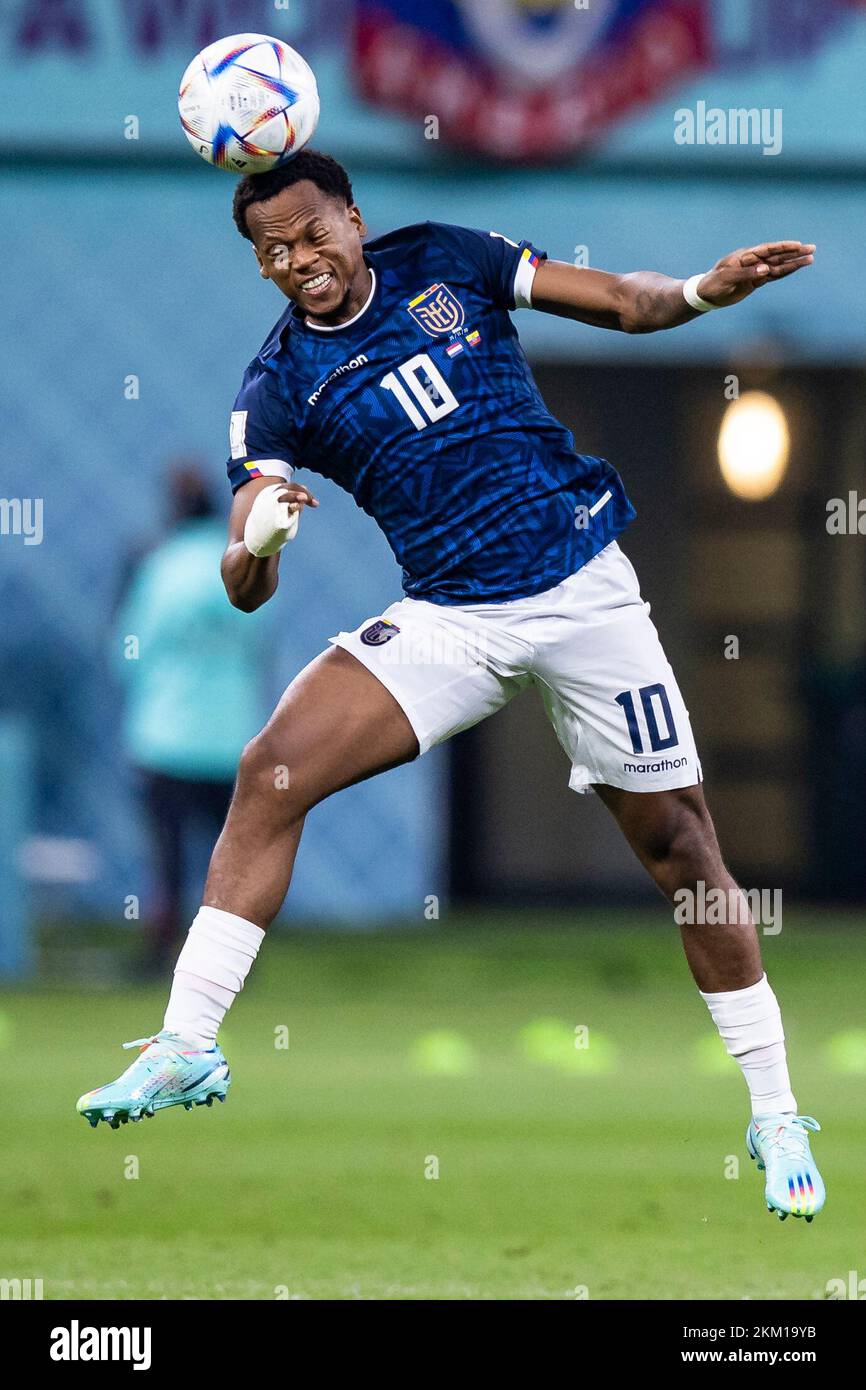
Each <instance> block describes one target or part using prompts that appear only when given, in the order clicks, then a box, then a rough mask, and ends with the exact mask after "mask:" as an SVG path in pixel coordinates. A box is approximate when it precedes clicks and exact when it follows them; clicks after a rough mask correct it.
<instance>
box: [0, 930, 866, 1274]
mask: <svg viewBox="0 0 866 1390" xmlns="http://www.w3.org/2000/svg"><path fill="white" fill-rule="evenodd" d="M668 921H669V919H668V918H667V917H666V914H665V913H664V910H663V909H661V908H660V909H659V910H658V911H657V912H647V913H645V914H643V913H642V914H637V915H635V914H632V915H631V916H630V917H626V916H625V915H623V914H621V913H596V914H593V915H591V916H588V915H585V914H584V915H580V916H577V917H576V918H574V921H573V924H572V923H571V922H570V921H569V920H568V919H566V918H565V917H564V916H562V915H559V916H553V915H551V914H544V915H542V914H535V915H532V916H530V915H526V916H522V917H516V916H508V915H503V916H498V917H496V916H486V917H467V916H460V917H459V918H456V919H454V920H451V921H449V923H448V924H447V925H433V926H431V927H430V928H429V929H423V930H422V929H418V930H414V931H411V932H409V931H400V932H397V933H393V932H391V933H385V932H378V933H374V934H369V935H348V936H347V935H332V934H328V933H306V934H304V933H282V934H280V935H276V936H274V938H273V939H272V940H270V941H269V942H267V943H266V945H265V949H264V950H263V952H262V955H261V956H260V958H259V961H258V963H257V965H256V967H255V970H254V972H253V975H252V976H251V979H250V982H249V984H248V987H247V989H246V990H245V992H244V994H243V996H242V997H241V999H240V1000H239V1001H238V1003H237V1005H236V1007H235V1009H234V1011H233V1012H232V1014H231V1015H230V1017H229V1019H228V1022H227V1026H226V1029H225V1032H224V1034H223V1036H222V1041H223V1046H224V1047H225V1050H226V1053H227V1055H228V1058H229V1061H230V1063H231V1066H232V1071H233V1085H232V1089H231V1092H230V1094H229V1098H228V1102H227V1104H226V1105H225V1106H218V1107H217V1106H215V1107H214V1108H213V1109H212V1110H207V1109H197V1110H194V1111H192V1112H190V1113H187V1112H185V1111H184V1110H182V1109H179V1110H172V1111H169V1112H167V1113H163V1114H160V1115H157V1117H156V1118H155V1119H153V1120H146V1121H143V1122H142V1123H140V1124H139V1125H136V1126H132V1125H129V1126H127V1127H125V1128H123V1129H120V1130H118V1131H112V1130H110V1129H108V1127H107V1126H100V1128H99V1129H98V1130H91V1129H90V1128H89V1126H88V1125H86V1124H85V1122H84V1121H83V1120H82V1119H81V1118H80V1117H79V1116H78V1115H76V1113H75V1109H74V1106H75V1101H76V1099H77V1097H78V1095H79V1094H80V1093H81V1092H82V1091H84V1090H87V1089H89V1088H91V1087H93V1086H95V1085H98V1084H101V1083H103V1082H105V1081H108V1080H110V1079H111V1078H112V1077H114V1076H115V1075H117V1074H118V1073H119V1072H120V1070H121V1069H122V1068H123V1067H124V1066H125V1065H126V1063H127V1062H128V1061H129V1059H130V1054H129V1053H124V1052H122V1051H121V1050H120V1047H119V1044H120V1043H121V1042H122V1041H125V1040H128V1039H130V1038H135V1037H139V1036H141V1035H142V1034H146V1033H147V1032H148V1031H149V1030H154V1029H157V1028H159V1026H160V1023H161V1018H162V1010H163V1003H164V997H165V991H164V989H163V988H161V987H159V988H157V987H151V986H148V987H147V988H146V989H134V988H132V987H131V986H130V985H124V986H122V987H118V988H114V989H105V988H103V989H98V988H89V989H86V988H85V987H84V985H83V984H82V983H81V982H80V981H79V982H78V983H76V979H77V976H76V972H77V971H80V969H81V961H82V959H83V960H85V961H86V960H87V959H88V957H87V955H86V953H83V952H82V948H81V947H80V946H79V945H78V944H77V942H78V941H79V940H80V937H78V936H76V934H74V933H70V934H69V935H67V936H66V937H65V938H64V941H65V942H66V946H65V948H64V949H66V950H71V951H72V954H71V955H70V956H69V958H68V961H67V962H66V963H64V961H65V960H66V958H65V957H64V956H62V955H58V954H57V951H56V950H55V951H54V952H52V949H48V950H47V952H46V957H47V960H48V963H49V965H50V962H51V959H52V956H54V958H55V962H58V961H59V965H58V964H57V963H55V971H54V974H52V975H50V976H49V977H48V979H47V982H46V980H43V983H41V984H40V985H39V986H38V987H32V988H28V989H24V990H18V991H14V990H8V989H7V990H6V991H4V992H3V994H2V995H0V1067H2V1074H3V1083H2V1090H3V1103H2V1110H0V1131H2V1133H0V1140H2V1143H0V1149H2V1190H0V1212H2V1216H0V1227H2V1239H0V1247H2V1257H0V1276H2V1277H4V1278H22V1279H24V1278H31V1279H36V1278H41V1279H42V1280H43V1287H44V1295H45V1297H46V1298H57V1299H63V1298H85V1299H104V1298H121V1299H123V1298H147V1299H156V1298H172V1299H183V1298H201V1299H229V1298H241V1299H273V1298H277V1297H283V1298H285V1297H289V1298H297V1299H473V1300H476V1299H478V1300H482V1299H508V1300H512V1299H559V1300H561V1299H572V1298H575V1297H580V1296H588V1297H589V1298H590V1299H591V1300H598V1299H612V1298H626V1299H689V1300H694V1299H708V1298H723V1299H765V1298H769V1299H812V1298H825V1297H826V1296H827V1282H828V1280H831V1279H839V1278H841V1279H844V1280H846V1282H847V1280H848V1272H849V1271H850V1270H852V1269H853V1270H857V1271H858V1278H859V1277H864V1276H866V1257H864V1250H866V1240H864V1236H866V1222H864V1208H863V1202H862V1183H863V1176H862V1175H863V1154H864V1140H866V1115H864V1110H863V1105H862V1096H863V1084H864V1073H866V1055H864V1054H866V1033H864V1032H863V1028H864V1018H863V1001H862V980H863V977H864V967H866V937H864V934H863V932H862V930H859V928H860V927H862V922H860V921H858V920H856V919H853V918H849V919H847V920H846V921H843V920H842V919H841V918H839V917H838V916H837V917H833V916H832V915H824V916H817V915H810V914H801V915H798V916H796V917H794V916H793V914H792V915H791V918H790V920H789V919H788V918H787V917H786V920H785V925H784V929H783V931H782V932H781V934H780V935H779V936H778V937H774V938H766V939H765V959H766V962H767V966H768V970H769V972H770V974H771V979H772V981H773V984H774V985H775V987H776V990H777V993H778V994H779V996H780V999H781V1002H782V1007H783V1012H784V1015H785V1019H786V1025H787V1030H788V1039H789V1054H790V1058H791V1063H792V1074H793V1078H794V1084H795V1089H796V1092H797V1095H798V1100H799V1104H800V1107H801V1110H802V1111H803V1112H805V1113H813V1114H816V1115H817V1117H818V1118H819V1119H820V1121H821V1122H822V1125H823V1126H824V1133H823V1134H821V1135H819V1136H817V1137H816V1138H815V1140H814V1141H813V1150H814V1152H815V1155H816V1157H817V1159H818V1161H819V1163H820V1164H821V1167H822V1169H823V1171H824V1174H825V1177H826V1180H827V1184H828V1188H829V1193H830V1196H829V1203H828V1207H827V1209H826V1211H825V1212H824V1213H823V1214H822V1215H821V1216H819V1217H818V1218H817V1219H816V1221H815V1222H814V1223H813V1224H812V1225H811V1226H806V1225H805V1223H804V1222H802V1221H794V1220H793V1219H789V1220H788V1221H787V1222H785V1223H784V1224H780V1223H779V1222H778V1221H777V1220H776V1219H775V1218H771V1217H770V1216H769V1215H768V1214H767V1212H766V1210H765V1208H764V1204H763V1200H762V1189H761V1180H760V1178H759V1175H758V1174H757V1173H756V1171H755V1169H754V1165H753V1164H752V1163H750V1161H749V1160H748V1158H747V1157H746V1154H745V1149H744V1145H743V1134H744V1130H745V1126H746V1121H747V1118H748V1114H747V1106H746V1094H745V1087H744V1085H743V1083H742V1080H741V1078H740V1075H739V1072H738V1070H737V1069H736V1067H735V1066H734V1064H733V1063H731V1062H729V1061H728V1059H727V1058H726V1057H725V1055H724V1052H723V1050H722V1049H721V1044H719V1043H717V1041H716V1040H715V1035H714V1031H713V1029H712V1025H711V1022H710V1019H709V1016H708V1014H707V1012H706V1009H705V1007H704V1005H703V1003H702V1001H701V999H700V998H699V996H698V994H697V993H696V991H695V989H694V986H693V985H692V983H691V980H690V977H689V976H688V973H687V970H686V967H685V963H684V961H683V959H682V956H681V953H680V948H679V943H678V939H677V934H676V930H675V929H674V928H672V927H669V926H668V925H667V923H668ZM126 940H127V938H124V941H126ZM90 949H91V950H95V949H96V947H94V946H93V945H91V948H90ZM100 949H101V951H102V952H103V954H102V955H99V956H98V958H97V963H104V960H105V956H104V951H105V946H104V944H103V946H102V947H101V948H100ZM97 973H98V972H97ZM285 1028H287V1029H288V1030H289V1032H288V1043H289V1045H288V1048H285V1047H280V1046H276V1045H275V1044H276V1043H278V1042H280V1041H282V1040H284V1033H283V1032H282V1030H283V1029H285ZM575 1028H578V1029H580V1030H583V1031H580V1032H579V1033H578V1034H577V1035H575V1033H574V1030H575ZM575 1040H577V1041H578V1042H581V1043H585V1044H588V1045H586V1046H581V1047H578V1048H576V1047H575V1046H574V1041H575ZM737 1164H738V1168H739V1171H738V1176H736V1175H735V1174H736V1172H737ZM437 1165H438V1177H435V1176H431V1175H432V1174H433V1173H435V1171H436V1168H437ZM136 1171H137V1174H138V1176H128V1174H133V1173H135V1172H136ZM864 1287H866V1286H864Z"/></svg>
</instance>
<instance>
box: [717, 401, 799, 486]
mask: <svg viewBox="0 0 866 1390" xmlns="http://www.w3.org/2000/svg"><path fill="white" fill-rule="evenodd" d="M789 448H790V436H789V432H788V422H787V420H786V419H785V412H784V411H783V409H782V407H781V406H780V405H779V402H778V401H777V400H776V399H775V397H774V396H770V395H768V394H767V392H766V391H746V392H745V393H744V395H742V396H740V397H739V399H738V400H735V401H731V404H730V405H729V406H728V408H727V410H726V411H725V414H724V417H723V419H722V424H721V428H720V429H719V467H720V468H721V471H722V477H723V478H724V480H725V482H726V483H727V485H728V487H729V488H730V489H731V492H733V493H734V495H735V496H736V497H742V498H745V499H746V500H747V501H749V502H760V501H761V500H762V499H763V498H765V497H770V496H771V495H772V494H773V493H774V492H775V491H776V489H777V488H778V487H779V484H780V483H781V481H782V478H783V477H784V476H785V470H786V468H787V466H788V453H789Z"/></svg>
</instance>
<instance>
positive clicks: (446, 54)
mask: <svg viewBox="0 0 866 1390" xmlns="http://www.w3.org/2000/svg"><path fill="white" fill-rule="evenodd" d="M858 5H859V6H861V7H862V0H823V3H822V4H821V5H820V6H815V5H814V4H812V3H811V0H810V3H803V0H788V3H784V4H782V3H777V2H776V0H763V3H761V4H760V5H757V6H750V5H748V4H747V5H745V6H744V5H739V6H737V7H736V14H734V13H733V11H732V7H731V5H729V4H726V3H721V2H720V0H715V3H714V2H713V0H426V3H425V4H424V5H423V6H419V5H418V4H416V3H415V0H357V22H356V28H355V71H356V77H357V81H358V84H359V89H360V91H361V94H362V96H363V97H364V98H365V100H367V101H368V102H371V103H373V104H378V105H380V106H382V107H385V108H388V109H390V110H393V111H398V112H401V113H403V114H405V115H411V116H415V117H418V116H421V117H427V116H430V117H433V116H435V118H436V120H437V121H438V123H439V124H438V129H437V132H436V138H440V137H441V138H442V139H443V140H444V141H445V142H446V143H448V144H451V145H454V146H459V147H463V148H465V149H469V150H473V151H475V152H478V153H481V154H485V155H492V156H496V157H499V158H507V159H517V160H528V159H535V158H544V159H548V160H549V159H555V158H561V157H562V156H563V155H567V154H569V153H571V152H573V151H575V150H578V149H580V148H581V147H583V146H585V145H586V144H588V143H589V142H590V141H591V140H593V138H594V137H597V136H598V135H599V134H600V133H601V132H603V131H605V130H606V129H607V128H609V127H610V126H612V125H613V124H614V123H616V122H617V121H619V120H620V119H622V118H623V117H624V116H626V115H627V114H628V113H630V112H632V111H634V110H636V109H638V108H640V107H641V106H643V105H646V104H648V103H650V102H652V101H653V100H655V99H657V98H658V97H659V96H661V95H662V94H663V93H664V92H665V91H666V90H668V89H669V88H671V87H672V86H674V85H675V84H679V83H682V82H683V80H684V79H685V78H686V77H688V76H690V75H692V74H694V73H696V72H699V71H701V70H710V69H714V68H723V67H724V66H725V65H726V64H730V63H731V62H734V61H735V62H736V63H737V65H738V68H740V69H741V70H742V68H743V67H744V66H745V67H755V66H756V65H758V64H760V63H761V62H765V61H767V60H768V59H772V60H773V61H777V60H781V61H785V60H786V59H787V60H791V59H795V58H802V57H805V56H806V55H807V54H809V53H811V52H814V51H815V50H816V49H817V48H818V47H820V45H821V43H822V42H823V41H824V40H825V39H826V37H827V36H828V35H829V34H830V32H831V31H832V30H833V29H834V28H835V27H836V24H837V22H838V21H840V20H842V19H844V18H845V17H846V15H850V11H851V10H852V8H857V7H858ZM770 38H771V39H772V43H771V44H768V43H767V40H768V39H770Z"/></svg>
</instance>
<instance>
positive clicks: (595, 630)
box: [330, 541, 701, 792]
mask: <svg viewBox="0 0 866 1390" xmlns="http://www.w3.org/2000/svg"><path fill="white" fill-rule="evenodd" d="M649 614H650V606H649V604H648V603H645V602H644V600H643V599H642V598H641V595H640V588H639V586H638V581H637V575H636V574H635V572H634V568H633V566H632V565H631V562H630V561H629V560H628V559H627V558H626V556H625V555H624V554H623V552H622V551H621V550H620V548H619V546H618V545H617V543H616V541H613V542H612V543H611V544H610V545H608V546H606V547H605V549H604V550H602V551H601V552H600V553H599V554H598V555H596V556H594V557H593V559H592V560H590V561H589V563H588V564H586V565H584V567H583V568H582V569H580V570H578V571H577V573H576V574H572V575H570V576H569V578H568V579H565V580H563V582H562V583H561V584H557V586H556V588H555V589H548V590H546V592H545V593H543V594H533V595H531V596H529V597H528V598H518V599H512V600H511V601H509V602H508V603H479V604H473V605H471V606H465V605H460V606H452V605H448V606H445V605H443V604H439V603H428V602H425V601H424V600H421V599H413V598H404V599H401V601H400V602H399V603H394V604H392V605H391V607H390V608H388V609H386V610H385V612H384V613H383V614H382V615H381V616H380V617H378V618H376V617H373V618H368V619H367V621H366V622H364V623H362V624H361V626H360V627H358V628H356V629H355V631H354V632H341V633H338V635H337V636H336V637H332V638H331V639H330V640H331V641H332V642H333V643H335V644H336V645H337V646H339V647H342V648H343V649H344V650H345V651H347V652H351V653H352V655H353V656H356V657H357V658H358V660H359V661H361V662H363V664H364V665H365V666H366V667H367V669H368V670H369V671H372V673H373V675H374V676H377V677H378V679H379V680H380V681H381V682H382V684H383V685H384V686H385V687H386V689H387V690H389V691H390V692H391V694H392V695H393V696H394V698H395V700H396V701H397V703H398V704H399V705H400V707H401V708H402V709H403V710H404V711H405V713H406V717H407V718H408V720H409V722H410V724H411V725H412V728H413V729H414V731H415V734H416V737H417V739H418V745H419V749H420V751H421V752H422V753H426V752H427V750H428V749H429V748H432V747H433V746H434V745H435V744H437V743H441V742H442V741H443V740H444V739H447V738H450V736H451V735H452V734H456V733H459V731H460V730H461V729H468V728H470V727H471V725H473V724H477V723H478V721H479V720H481V719H485V718H486V717H487V716H488V715H489V714H493V713H495V711H496V710H498V709H501V708H502V706H503V705H505V704H507V703H508V701H509V700H511V699H512V698H513V697H514V696H515V695H517V694H518V693H519V692H520V691H521V690H524V689H525V688H526V687H527V686H528V685H536V686H538V688H539V690H540V691H541V696H542V699H543V700H544V704H545V707H546V709H547V713H548V716H549V718H550V721H551V723H552V724H553V727H554V729H555V730H556V733H557V736H558V738H559V741H560V743H561V744H562V746H563V748H564V749H565V751H566V753H567V754H568V756H569V758H570V759H571V763H572V769H571V777H570V778H569V786H571V787H572V788H573V789H574V790H575V791H578V792H584V791H587V790H588V789H589V787H590V786H592V784H593V783H607V785H608V786H612V787H622V788H624V789H625V790H627V791H662V790H664V789H666V788H671V787H688V786H693V785H694V784H695V783H696V782H700V781H701V765H700V763H699V761H698V756H697V751H696V749H695V741H694V737H693V735H692V729H691V724H690V722H689V714H688V710H687V709H686V707H685V704H684V703H683V697H682V695H681V694H680V690H679V686H678V685H677V682H676V679H675V677H674V673H673V671H672V670H671V667H670V664H669V662H668V660H667V658H666V656H665V654H664V651H663V649H662V645H661V642H660V641H659V636H658V633H657V632H656V630H655V627H654V625H653V623H652V622H651V620H650V616H649Z"/></svg>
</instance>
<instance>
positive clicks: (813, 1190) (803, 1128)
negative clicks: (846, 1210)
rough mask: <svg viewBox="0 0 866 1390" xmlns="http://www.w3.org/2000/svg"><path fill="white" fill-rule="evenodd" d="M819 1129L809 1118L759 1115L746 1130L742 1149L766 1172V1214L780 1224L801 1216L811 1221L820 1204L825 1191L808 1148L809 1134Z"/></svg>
mask: <svg viewBox="0 0 866 1390" xmlns="http://www.w3.org/2000/svg"><path fill="white" fill-rule="evenodd" d="M820 1128H821V1126H820V1125H819V1124H818V1121H817V1120H813V1119H812V1116H811V1115H761V1116H759V1117H758V1118H757V1119H753V1120H752V1121H751V1123H750V1124H749V1128H748V1129H747V1130H746V1148H747V1149H748V1151H749V1156H750V1157H751V1158H754V1159H756V1160H757V1163H758V1167H759V1168H760V1169H761V1170H762V1171H763V1170H766V1173H767V1182H766V1186H765V1187H764V1197H765V1199H766V1202H767V1211H775V1212H776V1213H777V1215H778V1217H779V1220H780V1221H784V1220H785V1218H786V1217H787V1216H805V1218H806V1220H807V1221H811V1220H812V1218H813V1217H814V1216H816V1215H817V1213H818V1212H819V1211H820V1210H821V1208H822V1207H823V1205H824V1199H825V1197H826V1195H827V1194H826V1192H825V1189H824V1183H823V1180H822V1178H821V1174H820V1173H819V1172H818V1169H817V1168H816V1167H815V1160H814V1159H813V1158H812V1152H811V1150H810V1148H809V1131H810V1130H812V1131H813V1132H814V1133H815V1134H817V1133H818V1131H819V1130H820Z"/></svg>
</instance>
